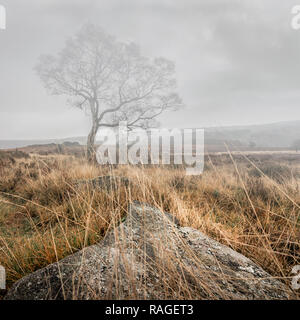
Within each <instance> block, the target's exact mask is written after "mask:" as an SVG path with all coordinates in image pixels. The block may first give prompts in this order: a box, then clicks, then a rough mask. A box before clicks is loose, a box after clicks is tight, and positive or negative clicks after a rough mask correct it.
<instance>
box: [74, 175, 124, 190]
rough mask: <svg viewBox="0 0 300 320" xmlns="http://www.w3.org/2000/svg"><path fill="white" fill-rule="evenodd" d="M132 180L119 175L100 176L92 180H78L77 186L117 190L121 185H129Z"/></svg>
mask: <svg viewBox="0 0 300 320" xmlns="http://www.w3.org/2000/svg"><path fill="white" fill-rule="evenodd" d="M129 185H130V182H129V179H128V178H125V177H118V176H99V177H96V178H94V179H90V180H78V181H77V182H76V186H77V187H79V188H82V187H91V188H93V189H103V190H106V191H111V190H117V189H119V188H120V187H121V186H124V187H129Z"/></svg>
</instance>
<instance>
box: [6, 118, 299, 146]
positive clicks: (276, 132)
mask: <svg viewBox="0 0 300 320" xmlns="http://www.w3.org/2000/svg"><path fill="white" fill-rule="evenodd" d="M299 139H300V120H299V121H289V122H279V123H271V124H264V125H252V126H233V127H210V128H205V145H206V148H207V149H208V150H212V151H224V150H223V149H224V143H226V144H228V145H230V146H231V147H235V148H236V149H241V150H246V149H251V150H254V149H257V150H261V149H264V148H265V149H288V148H290V147H291V146H292V144H293V142H294V141H295V140H299ZM64 142H67V143H71V142H78V143H80V144H81V145H84V144H85V143H86V137H72V138H66V139H49V140H0V149H13V148H23V147H26V146H31V147H32V146H37V145H49V144H53V143H54V144H62V143H64Z"/></svg>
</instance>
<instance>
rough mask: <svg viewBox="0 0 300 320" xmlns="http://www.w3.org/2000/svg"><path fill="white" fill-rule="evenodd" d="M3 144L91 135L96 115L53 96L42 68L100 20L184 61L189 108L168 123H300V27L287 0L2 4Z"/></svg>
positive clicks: (2, 0)
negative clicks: (40, 63) (44, 57)
mask: <svg viewBox="0 0 300 320" xmlns="http://www.w3.org/2000/svg"><path fill="white" fill-rule="evenodd" d="M0 4H1V5H4V6H5V7H6V11H7V28H6V30H0V139H47V138H65V137H72V136H81V135H87V133H88V131H89V128H90V119H89V117H88V116H87V115H85V114H84V113H83V112H82V111H80V110H78V109H75V108H71V107H70V106H68V105H67V103H66V100H67V99H66V97H57V96H51V95H49V94H47V92H46V90H45V89H44V87H43V85H42V83H41V81H40V79H39V77H38V76H37V75H36V74H35V72H34V70H33V68H34V66H35V65H36V63H37V60H38V57H39V56H40V55H41V54H48V53H49V54H55V53H57V52H59V51H60V50H61V48H62V47H63V46H64V43H65V40H66V38H67V37H69V36H72V35H74V34H75V33H76V32H77V31H78V30H79V29H80V27H81V26H82V25H83V24H85V23H87V22H91V23H94V24H97V25H99V26H101V27H102V28H103V29H104V30H105V31H106V32H108V33H110V34H112V35H114V36H116V37H117V38H119V39H121V40H123V41H134V42H136V43H137V44H139V45H140V47H141V50H142V52H143V54H144V55H145V56H150V57H160V56H163V57H165V58H167V59H170V60H172V61H174V62H175V64H176V78H177V81H178V94H179V95H180V96H181V98H182V99H183V102H184V104H185V108H184V109H182V110H180V111H177V112H168V113H165V114H163V115H162V116H160V119H159V120H160V122H161V125H162V126H163V127H168V128H184V127H203V126H205V127H207V126H232V125H249V124H263V123H273V122H278V121H290V120H297V119H300V108H299V101H300V91H299V85H300V64H299V59H300V30H298V31H296V30H293V29H292V28H291V19H292V15H291V8H292V6H294V5H295V2H294V1H290V0H286V1H282V0H243V1H238V0H226V1H224V0H185V1H183V0H126V1H124V0H101V1H96V0H88V1H87V0H63V1H62V0H51V1H50V0H43V1H37V0H26V1H22V2H21V1H17V0H9V1H8V0H0Z"/></svg>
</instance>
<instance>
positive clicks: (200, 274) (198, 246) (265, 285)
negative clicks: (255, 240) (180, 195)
mask: <svg viewBox="0 0 300 320" xmlns="http://www.w3.org/2000/svg"><path fill="white" fill-rule="evenodd" d="M288 294H289V291H288V288H287V287H285V285H284V284H283V283H281V282H280V281H278V280H276V279H274V278H272V277H271V276H270V275H269V274H268V273H266V272H265V271H264V270H262V269H261V268H260V267H259V266H257V265H256V264H255V263H253V262H252V261H251V260H249V259H248V258H246V257H245V256H243V255H241V254H239V253H237V252H235V251H234V250H232V249H230V248H229V247H226V246H224V245H222V244H220V243H218V242H216V241H214V240H212V239H210V238H209V237H207V236H206V235H204V234H203V233H201V232H199V231H197V230H194V229H192V228H187V227H185V228H181V227H180V226H178V224H177V221H175V220H174V218H173V217H172V215H170V214H167V213H164V212H161V211H160V210H158V209H156V208H153V207H150V206H148V205H145V204H141V203H137V202H136V203H133V204H132V205H131V206H130V208H129V213H128V216H127V219H126V221H125V222H123V223H121V224H120V225H119V226H115V227H114V228H112V229H111V230H110V231H109V232H108V233H107V235H106V237H105V239H103V241H101V242H100V243H99V244H97V245H94V246H91V247H88V248H86V249H84V250H82V251H80V252H77V253H75V254H73V255H71V256H68V257H66V258H65V259H63V260H61V261H59V262H58V263H54V264H51V265H49V266H47V267H46V268H44V269H41V270H38V271H36V272H34V273H32V274H30V275H28V276H26V277H24V278H23V279H21V280H19V281H18V282H16V283H15V284H14V285H13V287H12V288H11V289H10V290H9V292H8V294H7V295H6V297H5V299H168V298H173V299H180V298H185V299H286V298H288Z"/></svg>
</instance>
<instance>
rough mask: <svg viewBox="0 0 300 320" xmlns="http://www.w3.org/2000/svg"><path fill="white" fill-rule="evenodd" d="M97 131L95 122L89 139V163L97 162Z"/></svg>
mask: <svg viewBox="0 0 300 320" xmlns="http://www.w3.org/2000/svg"><path fill="white" fill-rule="evenodd" d="M97 131H98V125H97V124H96V123H95V121H93V126H92V129H91V131H90V133H89V135H88V139H87V159H88V161H89V162H96V149H95V139H96V135H97Z"/></svg>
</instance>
